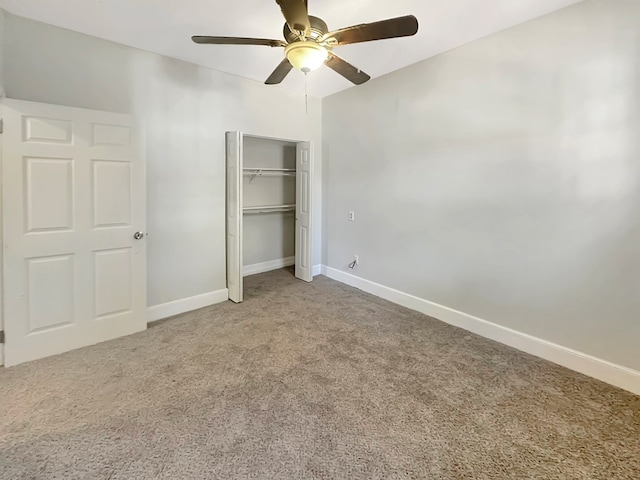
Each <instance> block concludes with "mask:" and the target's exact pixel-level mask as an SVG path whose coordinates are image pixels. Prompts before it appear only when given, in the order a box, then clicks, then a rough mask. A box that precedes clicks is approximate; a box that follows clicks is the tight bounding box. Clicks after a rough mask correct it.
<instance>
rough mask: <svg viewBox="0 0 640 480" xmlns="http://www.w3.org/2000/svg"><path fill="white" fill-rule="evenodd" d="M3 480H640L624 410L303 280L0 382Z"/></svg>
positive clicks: (484, 346)
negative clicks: (239, 303)
mask: <svg viewBox="0 0 640 480" xmlns="http://www.w3.org/2000/svg"><path fill="white" fill-rule="evenodd" d="M0 478H2V479H11V480H17V479H47V480H53V479H83V480H85V479H87V480H89V479H110V480H116V479H178V480H180V479H196V478H197V479H208V478H211V479H214V478H215V479H236V478H238V479H243V478H256V479H268V478H273V479H315V478H320V479H330V478H345V479H347V478H352V479H382V478H385V479H418V478H433V479H440V478H442V479H462V478H464V479H485V478H486V479H489V478H490V479H590V478H599V479H623V478H624V479H639V478H640V399H639V398H638V397H635V396H633V395H631V394H628V393H625V392H623V391H621V390H617V389H615V388H612V387H609V386H607V385H604V384H602V383H600V382H597V381H595V380H592V379H589V378H586V377H583V376H581V375H579V374H576V373H573V372H570V371H568V370H565V369H563V368H560V367H558V366H555V365H552V364H550V363H547V362H545V361H542V360H539V359H536V358H534V357H531V356H528V355H524V354H521V353H519V352H517V351H514V350H512V349H509V348H507V347H505V346H502V345H499V344H496V343H493V342H491V341H488V340H484V339H482V338H479V337H476V336H474V335H471V334H468V333H466V332H464V331H462V330H458V329H455V328H452V327H450V326H447V325H445V324H443V323H440V322H438V321H436V320H433V319H430V318H428V317H425V316H423V315H420V314H418V313H415V312H412V311H410V310H406V309H404V308H401V307H398V306H396V305H393V304H391V303H388V302H386V301H383V300H380V299H377V298H375V297H372V296H369V295H367V294H365V293H362V292H360V291H358V290H355V289H352V288H350V287H347V286H344V285H342V284H339V283H336V282H334V281H332V280H329V279H327V278H324V277H319V278H317V279H316V281H315V282H314V283H313V284H305V283H303V282H300V281H298V280H296V279H295V278H293V277H292V275H291V273H290V271H288V270H278V271H275V272H270V273H266V274H262V275H257V276H254V277H249V278H247V279H246V301H245V302H244V303H243V304H241V305H235V304H232V303H230V302H228V303H225V304H221V305H216V306H213V307H209V308H206V309H203V310H200V311H197V312H193V313H189V314H186V315H182V316H179V317H175V318H173V319H170V320H167V321H163V322H159V323H158V324H156V325H155V326H153V327H152V328H150V329H149V330H147V331H146V332H143V333H140V334H137V335H133V336H130V337H127V338H123V339H119V340H116V341H112V342H108V343H104V344H101V345H97V346H94V347H89V348H85V349H82V350H78V351H75V352H70V353H68V354H65V355H60V356H57V357H53V358H49V359H45V360H42V361H38V362H33V363H31V364H27V365H23V366H19V367H15V368H12V369H8V370H3V371H0Z"/></svg>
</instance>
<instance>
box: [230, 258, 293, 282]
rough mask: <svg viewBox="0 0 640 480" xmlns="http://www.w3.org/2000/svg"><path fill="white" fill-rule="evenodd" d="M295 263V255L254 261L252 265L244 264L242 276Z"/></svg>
mask: <svg viewBox="0 0 640 480" xmlns="http://www.w3.org/2000/svg"><path fill="white" fill-rule="evenodd" d="M295 264H296V257H287V258H278V259H277V260H269V261H268V262H262V263H254V264H253V265H245V266H244V267H242V276H243V277H247V276H249V275H255V274H256V273H264V272H270V271H271V270H277V269H278V268H284V267H290V266H291V265H295Z"/></svg>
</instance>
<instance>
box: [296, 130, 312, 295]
mask: <svg viewBox="0 0 640 480" xmlns="http://www.w3.org/2000/svg"><path fill="white" fill-rule="evenodd" d="M312 165H313V158H312V154H311V142H299V143H298V144H297V146H296V277H297V278H299V279H301V280H305V281H307V282H310V281H312V280H313V266H312V265H311V250H312V248H311V246H312V243H311V239H312V238H313V237H312V232H311V172H312Z"/></svg>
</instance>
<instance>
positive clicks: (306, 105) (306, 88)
mask: <svg viewBox="0 0 640 480" xmlns="http://www.w3.org/2000/svg"><path fill="white" fill-rule="evenodd" d="M304 112H305V113H306V114H307V115H309V72H304Z"/></svg>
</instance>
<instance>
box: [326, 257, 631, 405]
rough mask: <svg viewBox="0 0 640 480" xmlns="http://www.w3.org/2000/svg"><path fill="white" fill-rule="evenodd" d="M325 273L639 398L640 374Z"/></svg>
mask: <svg viewBox="0 0 640 480" xmlns="http://www.w3.org/2000/svg"><path fill="white" fill-rule="evenodd" d="M322 273H323V274H324V275H326V276H327V277H329V278H332V279H334V280H337V281H339V282H342V283H346V284H347V285H351V286H352V287H356V288H359V289H360V290H363V291H365V292H367V293H370V294H372V295H375V296H377V297H380V298H384V299H385V300H389V301H391V302H393V303H397V304H398V305H402V306H404V307H407V308H410V309H412V310H416V311H418V312H421V313H424V314H425V315H429V316H430V317H434V318H437V319H438V320H441V321H443V322H445V323H448V324H450V325H454V326H456V327H459V328H463V329H464V330H468V331H470V332H473V333H475V334H478V335H480V336H482V337H485V338H489V339H491V340H495V341H497V342H500V343H503V344H505V345H508V346H510V347H513V348H516V349H518V350H521V351H523V352H526V353H530V354H532V355H535V356H536V357H540V358H543V359H545V360H549V361H550V362H553V363H556V364H558V365H562V366H563V367H567V368H569V369H571V370H574V371H576V372H579V373H582V374H584V375H588V376H590V377H593V378H597V379H598V380H601V381H603V382H606V383H609V384H611V385H614V386H616V387H619V388H622V389H624V390H628V391H630V392H632V393H635V394H636V395H640V372H638V371H636V370H632V369H630V368H627V367H623V366H620V365H616V364H614V363H611V362H608V361H606V360H602V359H599V358H596V357H593V356H591V355H587V354H585V353H582V352H578V351H576V350H572V349H570V348H566V347H563V346H562V345H558V344H555V343H552V342H549V341H547V340H543V339H541V338H537V337H534V336H532V335H528V334H526V333H522V332H519V331H517V330H513V329H511V328H507V327H503V326H501V325H498V324H495V323H492V322H489V321H487V320H483V319H481V318H478V317H475V316H473V315H469V314H467V313H464V312H459V311H457V310H454V309H452V308H448V307H445V306H442V305H438V304H437V303H433V302H429V301H428V300H424V299H422V298H419V297H415V296H413V295H409V294H408V293H404V292H401V291H399V290H395V289H393V288H389V287H385V286H384V285H380V284H379V283H375V282H371V281H369V280H365V279H363V278H360V277H357V276H355V275H352V274H350V273H346V272H342V271H340V270H337V269H335V268H331V267H327V266H325V265H322Z"/></svg>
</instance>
